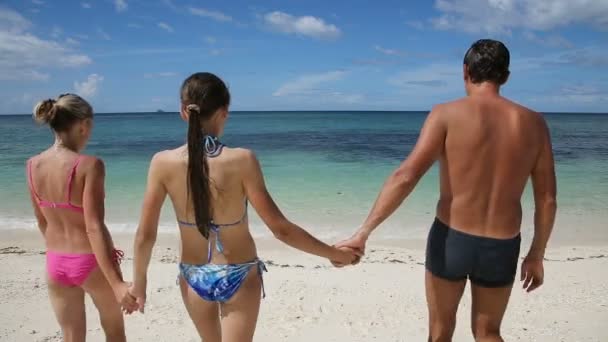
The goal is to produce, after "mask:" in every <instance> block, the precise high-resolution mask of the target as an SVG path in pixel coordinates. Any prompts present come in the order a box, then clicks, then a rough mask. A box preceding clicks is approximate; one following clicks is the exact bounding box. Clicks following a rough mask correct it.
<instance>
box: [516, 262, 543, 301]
mask: <svg viewBox="0 0 608 342" xmlns="http://www.w3.org/2000/svg"><path fill="white" fill-rule="evenodd" d="M544 277H545V272H544V267H543V258H542V257H539V258H531V257H530V256H527V257H526V258H525V259H524V261H523V262H522V264H521V279H520V280H521V281H523V282H524V284H523V288H524V290H526V292H532V291H534V290H536V289H537V288H539V287H540V286H541V285H542V284H543V281H544Z"/></svg>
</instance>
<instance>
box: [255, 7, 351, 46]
mask: <svg viewBox="0 0 608 342" xmlns="http://www.w3.org/2000/svg"><path fill="white" fill-rule="evenodd" d="M264 22H265V23H266V25H268V26H269V27H270V28H271V29H273V30H276V31H278V32H282V33H285V34H296V35H300V36H306V37H312V38H316V39H336V38H338V37H340V35H341V34H342V32H341V31H340V29H339V28H337V27H336V26H335V25H332V24H329V23H326V22H325V21H324V20H323V19H320V18H316V17H312V16H302V17H295V16H293V15H291V14H287V13H284V12H279V11H275V12H271V13H267V14H266V15H265V16H264Z"/></svg>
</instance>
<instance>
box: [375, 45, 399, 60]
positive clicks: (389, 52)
mask: <svg viewBox="0 0 608 342" xmlns="http://www.w3.org/2000/svg"><path fill="white" fill-rule="evenodd" d="M374 50H376V51H378V52H380V53H382V54H384V55H387V56H399V57H405V56H407V53H405V52H403V51H399V50H395V49H387V48H383V47H382V46H380V45H376V46H374Z"/></svg>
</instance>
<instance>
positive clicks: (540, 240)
mask: <svg viewBox="0 0 608 342" xmlns="http://www.w3.org/2000/svg"><path fill="white" fill-rule="evenodd" d="M541 136H542V139H543V141H542V146H541V150H540V153H539V155H538V159H537V161H536V165H535V166H534V169H533V170H532V174H531V178H532V187H533V189H534V205H535V210H534V239H533V240H532V245H531V246H530V251H529V252H528V257H527V258H533V259H540V260H542V259H543V257H544V256H545V248H546V247H547V241H549V236H550V235H551V231H552V230H553V224H554V222H555V213H556V211H557V201H556V196H557V195H556V193H557V190H556V188H557V186H556V180H555V164H554V161H553V149H552V147H551V138H550V134H549V128H548V127H547V124H546V122H545V121H544V120H542V133H541Z"/></svg>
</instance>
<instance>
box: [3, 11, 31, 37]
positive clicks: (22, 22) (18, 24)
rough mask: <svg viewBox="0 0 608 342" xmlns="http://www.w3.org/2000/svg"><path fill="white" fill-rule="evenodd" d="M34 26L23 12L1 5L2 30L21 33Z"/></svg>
mask: <svg viewBox="0 0 608 342" xmlns="http://www.w3.org/2000/svg"><path fill="white" fill-rule="evenodd" d="M30 26H32V23H30V22H29V21H28V20H27V19H25V18H24V17H23V16H22V15H21V14H19V13H17V12H15V11H13V10H11V9H9V8H6V7H2V6H0V31H4V32H9V33H21V32H23V31H25V30H26V29H28V28H29V27H30Z"/></svg>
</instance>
